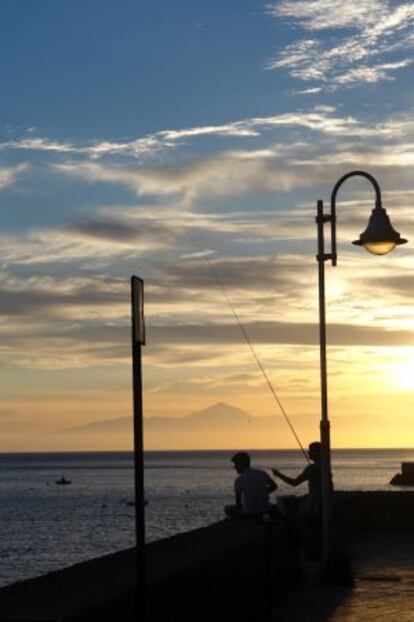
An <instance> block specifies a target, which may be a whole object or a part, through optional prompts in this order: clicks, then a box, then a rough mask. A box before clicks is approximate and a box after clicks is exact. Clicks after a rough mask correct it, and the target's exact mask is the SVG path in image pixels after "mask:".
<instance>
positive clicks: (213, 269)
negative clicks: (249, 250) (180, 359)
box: [197, 245, 310, 463]
mask: <svg viewBox="0 0 414 622" xmlns="http://www.w3.org/2000/svg"><path fill="white" fill-rule="evenodd" d="M197 246H198V245H197ZM204 259H205V260H206V263H207V265H208V266H209V268H210V270H211V272H212V274H213V275H214V277H215V279H216V280H217V282H218V284H219V285H220V288H221V291H222V292H223V295H224V298H225V300H226V302H227V304H228V306H229V307H230V310H231V312H232V314H233V316H234V318H235V320H236V322H237V324H238V326H239V328H240V330H241V333H242V335H243V337H244V340H245V341H246V344H247V345H248V347H249V349H250V352H251V353H252V355H253V357H254V359H255V361H256V363H257V366H258V367H259V369H260V371H261V372H262V374H263V377H264V379H265V380H266V383H267V386H268V387H269V389H270V391H271V393H272V395H273V397H274V399H275V400H276V403H277V405H278V406H279V408H280V411H281V413H282V415H283V416H284V418H285V421H286V423H287V424H288V426H289V429H290V431H291V432H292V434H293V436H294V438H295V440H296V442H297V444H298V445H299V447H300V449H301V451H302V453H303V455H304V456H305V458H306V461H307V462H308V463H310V460H309V457H308V454H307V453H306V451H305V450H304V448H303V445H302V443H301V442H300V439H299V437H298V435H297V434H296V431H295V429H294V427H293V425H292V423H291V421H290V419H289V417H288V415H287V412H286V411H285V409H284V408H283V404H282V402H281V401H280V399H279V397H278V395H277V393H276V391H275V388H274V386H273V384H272V382H271V380H270V378H269V376H268V374H267V372H266V370H265V368H264V367H263V365H262V363H261V362H260V359H259V357H258V355H257V353H256V350H255V349H254V346H253V344H252V342H251V340H250V337H249V335H248V334H247V332H246V329H245V328H244V326H243V324H242V322H241V320H240V317H239V315H238V313H237V311H236V309H235V307H234V305H233V303H232V301H231V300H230V297H229V295H228V294H227V290H226V288H225V287H224V283H223V281H222V279H221V277H220V275H219V273H218V272H217V270H216V269H215V267H214V265H213V263H212V262H211V261H210V259H209V258H208V257H204Z"/></svg>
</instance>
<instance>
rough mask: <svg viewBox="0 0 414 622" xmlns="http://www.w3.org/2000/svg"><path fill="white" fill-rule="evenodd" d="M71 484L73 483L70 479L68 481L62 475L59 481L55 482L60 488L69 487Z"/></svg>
mask: <svg viewBox="0 0 414 622" xmlns="http://www.w3.org/2000/svg"><path fill="white" fill-rule="evenodd" d="M71 483H72V482H71V481H70V479H66V477H65V476H64V475H62V477H61V478H60V479H57V480H56V481H55V484H57V485H58V486H67V485H68V484H71Z"/></svg>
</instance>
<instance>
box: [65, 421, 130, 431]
mask: <svg viewBox="0 0 414 622" xmlns="http://www.w3.org/2000/svg"><path fill="white" fill-rule="evenodd" d="M131 431H132V417H118V418H117V419H102V420H101V421H92V422H91V423H85V425H78V426H74V427H73V428H66V430H65V432H81V433H94V432H95V433H96V432H98V433H105V432H115V433H117V432H118V433H119V432H122V433H124V432H131Z"/></svg>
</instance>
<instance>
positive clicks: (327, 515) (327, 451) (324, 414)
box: [316, 201, 332, 563]
mask: <svg viewBox="0 0 414 622" xmlns="http://www.w3.org/2000/svg"><path fill="white" fill-rule="evenodd" d="M330 220H331V216H329V215H326V216H325V215H324V213H323V202H322V201H318V204H317V218H316V223H317V227H318V254H317V257H316V258H317V261H318V290H319V344H320V370H321V422H320V432H321V445H322V461H321V470H322V472H321V478H322V481H321V497H322V499H321V501H322V559H323V562H325V563H326V561H327V559H328V554H329V545H330V522H331V493H332V491H331V443H330V423H329V418H328V380H327V367H326V314H325V261H326V260H327V259H332V255H329V254H325V240H324V231H323V226H324V223H325V222H328V221H330Z"/></svg>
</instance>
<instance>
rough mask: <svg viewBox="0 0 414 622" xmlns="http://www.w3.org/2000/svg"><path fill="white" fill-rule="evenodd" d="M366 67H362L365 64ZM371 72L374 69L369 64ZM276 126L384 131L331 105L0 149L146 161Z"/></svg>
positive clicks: (305, 50) (292, 63)
mask: <svg viewBox="0 0 414 622" xmlns="http://www.w3.org/2000/svg"><path fill="white" fill-rule="evenodd" d="M295 45H296V44H295ZM314 46H316V47H315V50H314V53H315V55H316V56H317V57H319V56H320V49H319V47H318V44H317V42H316V41H308V42H305V43H304V42H302V43H301V44H300V45H299V47H298V48H297V50H296V51H295V50H294V49H293V48H292V49H291V50H290V52H289V54H288V55H287V56H286V58H285V59H284V60H283V61H282V60H280V59H279V61H278V63H279V64H278V66H281V67H282V66H283V67H287V68H292V71H298V72H301V71H304V70H303V69H300V68H298V65H299V64H300V63H302V61H303V62H305V61H306V59H308V57H309V55H310V54H311V53H312V49H313V47H314ZM407 64H408V61H407V60H405V61H399V62H394V63H382V64H378V65H377V68H376V71H377V72H378V73H379V72H388V71H389V70H391V69H397V68H400V67H403V66H406V65H407ZM309 70H311V71H313V72H316V73H318V72H320V69H319V68H318V65H317V63H315V62H313V68H312V69H309ZM362 70H363V68H361V71H362ZM365 70H366V71H367V68H366V69H365ZM353 71H356V70H353ZM372 71H374V69H373V68H372ZM348 73H349V74H350V75H349V77H348V78H346V77H345V76H346V74H344V76H342V79H343V80H345V79H347V80H349V81H351V80H352V79H353V78H352V76H353V74H352V73H351V71H349V72H348ZM318 75H319V73H318ZM319 77H320V76H319ZM320 90H321V87H316V86H315V87H311V88H308V89H305V90H303V91H300V92H301V93H305V94H315V93H317V92H320ZM277 128H304V129H310V130H313V131H317V132H321V133H322V134H326V135H332V136H340V135H348V136H360V135H373V134H378V135H382V134H383V129H381V127H378V128H376V127H375V126H371V127H370V128H369V131H368V133H367V130H366V128H365V125H364V124H362V123H361V122H360V121H358V120H357V119H355V118H353V117H351V116H346V117H341V116H340V115H338V114H337V113H336V111H335V108H333V107H330V106H315V107H313V108H310V109H308V110H298V111H294V112H289V113H282V114H279V115H270V116H267V117H248V118H246V119H241V120H237V121H230V122H228V123H225V124H219V125H205V126H194V127H188V128H179V129H169V130H161V131H159V132H156V133H154V134H149V135H147V136H143V137H141V138H137V139H134V140H131V141H124V142H120V141H110V140H105V141H89V142H88V143H82V144H74V143H73V142H70V141H58V140H52V139H49V138H44V137H32V138H26V137H25V138H23V139H21V140H12V141H7V142H3V143H0V149H1V150H25V151H35V152H46V153H49V154H50V155H53V154H57V155H58V154H61V155H63V156H67V155H68V154H72V155H73V156H74V157H76V158H78V159H80V160H81V161H84V160H87V161H90V160H92V162H93V161H95V160H98V159H100V158H106V157H112V158H113V157H114V156H125V157H132V158H140V159H144V160H145V161H147V160H148V158H150V157H152V156H154V155H156V154H158V153H160V152H164V151H168V150H171V149H175V148H177V147H179V146H182V145H183V144H185V141H186V140H189V139H191V140H193V139H197V138H199V137H206V136H225V137H232V138H240V139H246V138H257V137H258V136H261V135H263V134H264V133H266V132H269V130H272V129H277ZM257 153H263V155H264V153H265V150H263V149H262V150H257Z"/></svg>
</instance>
